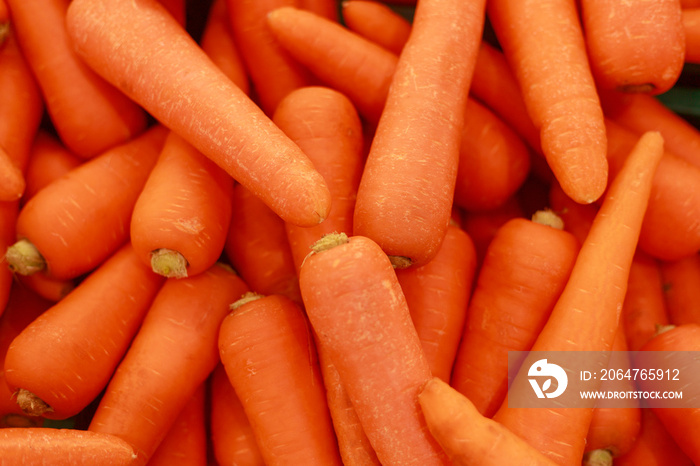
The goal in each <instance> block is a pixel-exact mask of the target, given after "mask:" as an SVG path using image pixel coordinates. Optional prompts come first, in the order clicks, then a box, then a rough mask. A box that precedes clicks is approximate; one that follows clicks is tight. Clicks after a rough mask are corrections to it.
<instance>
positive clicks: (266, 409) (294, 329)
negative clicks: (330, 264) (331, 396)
mask: <svg viewBox="0 0 700 466" xmlns="http://www.w3.org/2000/svg"><path fill="white" fill-rule="evenodd" d="M234 304H235V303H234ZM219 354H220V356H221V362H222V364H223V365H224V367H225V369H226V374H227V375H228V379H229V381H230V382H231V385H232V386H233V388H234V390H235V391H236V394H237V395H238V397H239V399H240V400H241V403H242V404H243V409H244V410H245V413H246V415H247V416H248V419H249V421H250V424H251V427H252V429H253V433H254V435H255V438H256V439H257V443H258V445H259V447H260V453H261V454H262V457H263V459H264V460H265V463H266V464H269V465H276V464H309V465H313V464H318V465H334V464H337V465H340V464H342V463H341V460H340V454H339V452H338V446H337V444H336V440H335V435H334V434H333V426H332V423H331V419H330V414H329V412H328V405H327V403H326V397H325V393H324V389H323V382H322V380H321V374H320V369H319V366H318V360H317V354H316V349H315V347H314V344H313V339H312V335H311V332H310V328H309V326H308V322H307V320H306V317H305V316H304V313H303V311H302V309H301V308H300V307H299V306H297V305H296V304H294V302H293V301H291V300H290V299H288V298H286V297H284V296H281V295H269V296H263V297H259V298H258V299H254V300H252V301H248V302H246V303H244V304H241V305H240V306H238V307H236V308H235V309H233V310H232V312H231V313H230V314H229V315H227V316H226V318H225V319H224V322H223V323H222V324H221V330H220V332H219ZM280 380H284V381H287V383H288V385H286V386H285V387H279V383H280ZM280 389H281V391H280Z"/></svg>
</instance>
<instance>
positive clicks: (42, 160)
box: [23, 130, 84, 203]
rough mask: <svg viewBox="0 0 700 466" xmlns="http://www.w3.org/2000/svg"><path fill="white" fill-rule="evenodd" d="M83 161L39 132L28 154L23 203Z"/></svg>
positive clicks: (53, 139)
mask: <svg viewBox="0 0 700 466" xmlns="http://www.w3.org/2000/svg"><path fill="white" fill-rule="evenodd" d="M83 161H84V160H83V159H81V158H80V157H78V156H77V155H75V154H74V153H73V152H71V151H70V150H68V148H66V147H65V146H64V145H63V144H62V143H61V142H60V141H59V140H58V139H57V138H55V137H54V136H52V135H51V134H49V133H48V132H47V131H44V130H40V131H39V132H38V133H37V135H36V137H35V138H34V143H33V144H32V147H31V152H30V154H29V161H28V163H27V171H26V173H25V176H24V177H25V180H26V182H27V187H26V189H25V190H24V195H23V202H24V203H26V201H27V200H29V198H31V197H33V196H34V195H35V194H36V193H37V192H38V191H39V190H40V189H41V188H43V187H44V186H46V185H48V184H49V183H51V182H53V181H55V180H57V179H58V178H60V177H62V176H63V175H65V174H66V173H68V172H69V171H71V170H72V169H74V168H76V167H77V166H78V165H81V164H82V162H83Z"/></svg>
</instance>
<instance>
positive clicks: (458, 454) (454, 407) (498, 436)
mask: <svg viewBox="0 0 700 466" xmlns="http://www.w3.org/2000/svg"><path fill="white" fill-rule="evenodd" d="M418 401H419V402H420V405H421V410H422V412H423V414H424V416H425V419H426V422H427V423H428V428H429V429H430V432H431V434H432V435H433V437H435V439H436V440H437V441H438V442H439V443H440V445H441V446H442V448H443V449H444V450H445V452H447V455H448V456H449V457H450V460H451V462H452V464H453V465H455V466H467V465H470V464H479V465H484V466H487V465H493V466H497V465H502V464H520V465H531V466H535V465H539V466H552V465H554V464H555V463H554V462H553V461H551V460H549V459H548V458H546V457H545V456H544V455H542V454H541V453H540V452H538V451H537V450H535V449H534V448H532V446H530V445H528V444H527V443H526V442H525V441H524V440H522V439H521V438H519V437H518V436H516V435H514V434H513V433H512V432H510V431H509V430H508V429H506V428H505V427H503V426H502V425H500V424H498V423H497V422H495V421H493V420H491V419H489V418H487V417H485V416H483V415H482V414H481V413H480V412H479V410H477V409H476V407H475V406H474V405H473V404H472V403H471V401H470V400H469V398H467V397H465V396H464V395H462V394H461V393H459V392H458V391H456V390H455V389H454V388H452V387H450V386H449V385H448V384H447V383H446V382H444V381H443V380H441V379H440V378H438V377H435V378H433V379H431V380H429V381H428V382H427V383H426V384H425V385H424V386H423V388H422V389H421V392H420V394H419V395H418Z"/></svg>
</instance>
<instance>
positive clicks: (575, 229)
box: [549, 182, 598, 244]
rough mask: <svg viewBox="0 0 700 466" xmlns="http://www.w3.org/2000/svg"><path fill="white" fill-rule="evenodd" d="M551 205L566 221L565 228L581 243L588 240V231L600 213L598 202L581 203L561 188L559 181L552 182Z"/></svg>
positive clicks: (550, 190)
mask: <svg viewBox="0 0 700 466" xmlns="http://www.w3.org/2000/svg"><path fill="white" fill-rule="evenodd" d="M549 205H550V206H551V208H552V210H553V211H554V212H555V213H556V214H557V215H558V216H559V217H561V219H562V221H563V222H564V230H566V231H568V232H569V233H571V234H572V235H574V236H575V237H576V239H577V240H578V242H579V243H580V244H583V242H584V241H585V240H586V236H588V232H589V230H590V229H591V225H592V224H593V219H595V216H596V214H597V213H598V206H597V205H596V204H579V203H578V202H576V201H574V200H573V199H571V198H570V197H569V196H567V195H566V193H565V192H564V191H563V190H562V189H561V186H559V183H556V182H554V183H552V185H551V186H550V189H549Z"/></svg>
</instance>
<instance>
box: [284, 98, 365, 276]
mask: <svg viewBox="0 0 700 466" xmlns="http://www.w3.org/2000/svg"><path fill="white" fill-rule="evenodd" d="M272 121H274V122H275V124H277V126H279V127H280V128H281V129H282V131H284V132H285V133H286V134H287V136H289V137H290V138H291V139H292V141H294V142H295V143H296V144H297V145H298V146H299V147H301V149H302V150H303V151H304V153H305V154H306V155H307V156H308V157H309V159H310V160H311V161H312V162H313V164H314V166H315V167H316V169H317V170H318V171H319V173H320V174H321V175H322V176H323V178H324V179H325V180H326V182H327V184H328V188H329V189H330V192H331V196H332V197H333V205H332V206H331V210H330V212H329V214H328V218H326V220H325V221H324V222H323V223H321V224H320V225H317V226H314V227H307V228H303V227H299V226H297V225H293V224H289V223H288V224H286V225H285V229H286V232H287V239H288V241H289V246H290V248H291V251H292V256H293V258H294V265H295V267H296V270H297V272H298V271H299V268H300V267H301V263H302V262H303V261H304V258H305V257H306V256H307V255H308V253H309V252H311V246H312V245H313V244H314V243H315V242H316V241H318V240H319V239H321V237H322V236H323V235H324V234H326V233H333V232H344V233H346V234H348V235H352V228H353V225H352V216H353V211H354V208H355V197H356V195H357V187H358V185H359V184H360V176H362V166H363V162H364V158H363V153H362V149H363V135H362V124H361V122H360V118H359V116H358V115H357V111H356V110H355V108H354V107H353V105H352V103H351V102H350V100H349V99H348V98H347V97H345V96H344V95H343V94H341V93H339V92H338V91H335V90H333V89H330V88H327V87H320V86H309V87H303V88H300V89H297V90H294V91H292V92H290V93H289V94H288V95H287V97H285V98H284V99H283V100H282V101H281V102H280V104H279V105H278V107H277V110H276V111H275V114H274V117H273V120H272Z"/></svg>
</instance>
